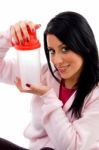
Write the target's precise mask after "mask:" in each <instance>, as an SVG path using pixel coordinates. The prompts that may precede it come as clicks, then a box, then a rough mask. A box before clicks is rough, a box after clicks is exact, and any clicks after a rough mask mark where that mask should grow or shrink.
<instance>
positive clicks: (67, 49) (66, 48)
mask: <svg viewBox="0 0 99 150" xmlns="http://www.w3.org/2000/svg"><path fill="white" fill-rule="evenodd" d="M61 50H62V52H63V53H67V52H68V51H69V48H68V47H66V46H64V47H62V49H61Z"/></svg>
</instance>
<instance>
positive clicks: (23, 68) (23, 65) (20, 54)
mask: <svg viewBox="0 0 99 150" xmlns="http://www.w3.org/2000/svg"><path fill="white" fill-rule="evenodd" d="M29 35H30V40H29V41H26V40H24V44H18V45H14V47H15V48H16V50H17V60H18V61H17V62H18V66H19V72H20V79H21V84H22V88H23V89H28V87H26V84H27V83H28V84H33V85H34V84H35V85H38V84H40V42H39V40H38V39H37V36H36V32H35V31H34V32H31V31H29Z"/></svg>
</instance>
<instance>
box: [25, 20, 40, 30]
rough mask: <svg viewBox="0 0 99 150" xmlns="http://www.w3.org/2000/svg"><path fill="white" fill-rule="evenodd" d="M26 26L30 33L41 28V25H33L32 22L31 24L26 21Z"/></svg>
mask: <svg viewBox="0 0 99 150" xmlns="http://www.w3.org/2000/svg"><path fill="white" fill-rule="evenodd" d="M27 25H28V26H29V28H30V30H31V32H33V31H35V30H37V29H39V28H40V27H41V24H33V22H31V21H27Z"/></svg>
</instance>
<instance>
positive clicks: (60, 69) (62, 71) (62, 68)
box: [57, 65, 69, 73]
mask: <svg viewBox="0 0 99 150" xmlns="http://www.w3.org/2000/svg"><path fill="white" fill-rule="evenodd" d="M68 67H69V65H67V66H62V67H57V70H58V71H59V72H60V73H64V72H66V70H67V68H68Z"/></svg>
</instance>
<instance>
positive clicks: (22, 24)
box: [20, 22, 30, 41]
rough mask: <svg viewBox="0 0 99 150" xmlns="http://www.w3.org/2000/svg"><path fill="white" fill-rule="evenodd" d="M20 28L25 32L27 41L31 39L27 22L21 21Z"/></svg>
mask: <svg viewBox="0 0 99 150" xmlns="http://www.w3.org/2000/svg"><path fill="white" fill-rule="evenodd" d="M20 28H21V31H22V33H23V34H24V37H25V39H26V40H27V41H29V40H30V38H29V34H28V30H27V24H26V22H21V23H20Z"/></svg>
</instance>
